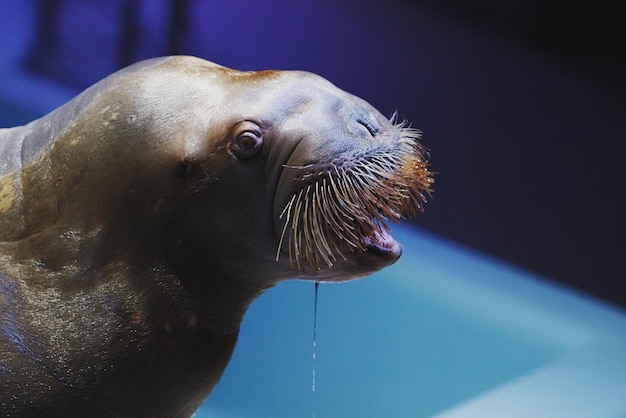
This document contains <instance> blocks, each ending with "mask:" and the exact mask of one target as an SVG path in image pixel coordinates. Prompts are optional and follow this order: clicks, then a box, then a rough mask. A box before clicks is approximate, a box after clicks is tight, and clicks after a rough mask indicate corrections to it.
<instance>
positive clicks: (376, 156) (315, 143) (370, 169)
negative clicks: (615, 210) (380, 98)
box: [0, 57, 433, 416]
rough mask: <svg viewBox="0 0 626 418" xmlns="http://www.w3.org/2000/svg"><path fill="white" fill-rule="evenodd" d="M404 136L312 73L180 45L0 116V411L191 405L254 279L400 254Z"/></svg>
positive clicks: (166, 411)
mask: <svg viewBox="0 0 626 418" xmlns="http://www.w3.org/2000/svg"><path fill="white" fill-rule="evenodd" d="M419 139H420V135H419V132H418V131H416V130H413V129H410V128H409V127H407V126H406V124H405V123H398V122H397V121H396V118H395V117H392V118H391V119H387V118H385V117H383V116H382V115H381V114H380V113H379V112H378V111H376V110H375V109H374V108H373V107H372V106H370V105H369V104H367V103H366V102H365V101H363V100H361V99H359V98H357V97H355V96H352V95H350V94H348V93H346V92H344V91H342V90H339V89H338V88H337V87H335V86H333V85H332V84H331V83H329V82H328V81H326V80H325V79H323V78H321V77H319V76H316V75H314V74H310V73H306V72H299V71H260V72H239V71H235V70H231V69H228V68H225V67H221V66H219V65H216V64H213V63H210V62H207V61H204V60H201V59H198V58H193V57H167V58H160V59H153V60H148V61H144V62H141V63H138V64H135V65H133V66H131V67H128V68H126V69H124V70H121V71H119V72H117V73H115V74H113V75H111V76H109V77H107V78H105V79H104V80H102V81H101V82H99V83H97V84H95V85H94V86H92V87H90V88H89V89H87V90H86V91H85V92H83V93H82V94H80V95H79V96H77V97H76V98H75V99H73V100H72V101H70V102H69V103H67V104H65V105H64V106H61V107H60V108H58V109H56V110H54V111H53V112H51V113H50V114H48V115H46V116H44V117H43V118H41V119H38V120H35V121H33V122H31V123H30V124H28V125H25V126H21V127H15V128H10V129H2V130H0V163H1V165H0V214H1V215H2V216H1V217H0V412H2V413H3V414H8V416H116V415H122V416H189V415H191V414H192V413H193V412H194V411H195V410H196V409H197V408H198V407H199V405H200V404H201V403H202V401H203V400H204V398H205V397H206V396H207V395H208V394H209V393H210V391H211V390H212V388H213V387H214V385H215V384H216V383H217V381H218V380H219V378H220V376H221V374H222V372H223V370H224V368H225V367H226V364H227V362H228V360H229V358H230V355H231V353H232V350H233V348H234V345H235V342H236V339H237V333H238V330H239V325H240V323H241V320H242V318H243V315H244V313H245V311H246V309H247V307H248V306H249V304H250V303H251V302H252V301H253V300H254V298H256V297H257V296H258V295H259V294H261V293H262V292H263V291H264V290H265V289H267V288H269V287H271V286H273V285H274V284H276V283H278V282H280V281H282V280H286V279H289V278H296V277H297V278H304V279H309V280H316V281H344V280H350V279H354V278H358V277H363V276H366V275H368V274H370V273H372V272H374V271H377V270H379V269H381V268H383V267H385V266H388V265H390V264H392V263H393V262H395V261H396V260H397V259H398V257H400V255H401V253H402V246H401V245H400V244H399V243H398V242H396V241H395V240H394V239H393V238H392V237H391V235H390V233H389V228H388V226H387V223H388V222H390V221H391V222H397V221H399V220H401V219H405V218H408V217H412V216H415V215H416V214H418V213H419V212H421V211H422V210H423V206H424V204H425V202H426V197H427V196H428V195H429V193H430V187H431V184H432V182H433V180H432V177H431V174H430V172H429V171H428V161H427V152H426V150H425V149H424V148H423V147H422V146H421V145H420V143H419V142H418V141H419Z"/></svg>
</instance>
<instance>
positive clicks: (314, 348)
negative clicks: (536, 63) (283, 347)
mask: <svg viewBox="0 0 626 418" xmlns="http://www.w3.org/2000/svg"><path fill="white" fill-rule="evenodd" d="M319 287H320V282H315V297H314V299H313V354H312V356H311V361H312V365H311V393H312V394H313V418H315V359H316V357H317V353H316V349H317V292H318V289H319Z"/></svg>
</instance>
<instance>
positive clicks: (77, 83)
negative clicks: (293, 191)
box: [0, 0, 626, 307]
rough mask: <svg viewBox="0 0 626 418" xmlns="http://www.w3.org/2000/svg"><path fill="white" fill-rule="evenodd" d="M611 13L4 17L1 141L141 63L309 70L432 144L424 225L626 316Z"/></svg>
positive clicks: (542, 7) (625, 166) (122, 12)
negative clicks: (5, 133)
mask: <svg viewBox="0 0 626 418" xmlns="http://www.w3.org/2000/svg"><path fill="white" fill-rule="evenodd" d="M617 6H618V2H612V3H609V2H608V1H606V2H603V1H596V2H593V3H592V2H586V3H578V2H574V3H571V2H566V1H564V0H543V1H540V0H510V1H496V0H465V1H463V0H438V1H435V0H387V1H385V2H381V1H373V0H301V1H294V0H249V1H244V0H231V1H229V2H210V1H203V0H195V1H193V0H179V1H168V0H143V1H136V0H110V1H107V2H101V1H95V0H91V1H90V0H40V1H36V0H20V1H3V2H1V3H0V41H1V45H2V46H1V47H0V48H1V49H0V126H2V127H6V126H10V125H14V124H22V123H26V122H28V121H29V120H31V119H33V118H35V117H38V116H41V115H43V114H45V113H47V112H48V111H50V110H52V109H53V108H54V107H56V106H58V105H60V104H62V103H63V102H64V101H66V100H67V99H69V98H71V97H72V96H73V95H75V94H77V93H78V92H80V91H81V90H82V89H84V88H85V87H87V86H89V85H90V84H93V83H94V82H96V81H98V80H99V79H101V78H102V77H104V76H106V75H108V74H110V73H111V72H113V71H115V70H117V69H119V68H121V67H124V66H126V65H128V64H131V63H133V62H135V61H138V60H141V59H144V58H149V57H154V56H161V55H169V54H191V55H196V56H200V57H202V58H205V59H208V60H211V61H215V62H217V63H220V64H222V65H225V66H228V67H233V68H236V69H240V70H255V69H302V70H308V71H312V72H315V73H318V74H320V75H322V76H324V77H326V78H328V79H329V80H330V81H332V82H333V83H335V84H336V85H338V86H339V87H340V88H342V89H345V90H347V91H349V92H351V93H353V94H356V95H358V96H361V97H363V98H364V99H366V100H367V101H369V102H370V103H372V104H373V105H374V106H375V107H377V108H378V109H379V110H380V111H381V112H382V113H383V114H386V115H391V114H392V113H393V112H394V111H395V110H398V112H399V115H400V116H401V117H402V118H405V119H407V120H409V121H411V123H412V125H413V126H414V127H417V128H420V129H421V130H422V131H423V133H424V142H425V144H426V145H427V146H428V147H429V148H430V149H431V156H432V169H433V170H434V171H436V172H437V173H438V174H437V176H436V184H435V193H434V195H433V199H432V201H431V202H430V203H429V204H428V205H427V210H426V213H425V214H424V215H423V216H421V217H420V218H419V219H417V220H415V224H416V225H418V226H419V227H421V228H425V229H427V230H429V231H431V232H434V233H436V234H438V235H441V236H444V237H446V238H449V239H451V240H453V241H456V242H458V243H461V244H463V245H466V246H468V247H471V248H473V249H476V250H478V251H480V252H485V253H487V254H490V255H492V256H494V257H496V258H499V259H502V260H505V261H507V262H510V263H512V264H514V265H516V266H520V267H522V268H524V269H527V270H529V271H531V272H534V273H538V274H539V275H542V276H544V277H546V278H547V279H548V280H552V281H555V282H558V283H561V284H564V285H566V286H568V287H571V288H573V289H578V290H580V291H583V292H585V293H588V294H590V295H593V296H596V297H599V298H602V299H604V300H606V301H610V302H612V303H614V304H617V305H621V306H622V307H626V193H625V180H626V158H625V157H626V81H625V75H626V43H625V42H624V41H623V39H624V35H626V33H625V32H626V25H624V24H623V20H622V18H621V16H622V15H621V14H620V13H618V10H617Z"/></svg>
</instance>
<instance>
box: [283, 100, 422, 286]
mask: <svg viewBox="0 0 626 418" xmlns="http://www.w3.org/2000/svg"><path fill="white" fill-rule="evenodd" d="M326 95H327V96H328V100H326V101H324V100H323V99H324V98H325V97H326ZM313 96H314V97H315V99H316V100H317V102H318V103H317V105H315V101H314V100H312V102H313V103H309V105H308V107H307V111H306V113H305V114H303V115H302V119H303V120H304V121H306V122H305V123H303V124H302V125H303V126H301V128H300V131H299V134H298V135H296V137H297V138H299V141H298V143H297V146H296V147H295V148H294V150H293V152H292V153H291V155H290V156H289V158H288V159H287V161H286V162H285V163H284V164H283V171H282V174H281V176H280V180H279V182H278V190H277V197H276V201H275V215H278V222H277V223H276V225H277V228H278V229H279V231H278V232H277V234H279V248H278V251H277V256H276V259H277V260H280V259H281V257H286V258H288V259H289V261H290V265H291V266H292V268H293V269H295V270H297V271H299V272H300V273H301V274H302V275H303V276H305V277H306V276H309V275H310V276H311V277H313V278H314V279H315V280H331V281H336V280H348V279H353V278H358V277H362V276H365V275H367V274H370V273H372V272H374V271H376V270H379V269H380V268H383V267H385V266H387V265H389V264H392V263H393V262H395V261H396V260H397V259H398V258H399V257H400V255H401V254H402V246H401V245H400V244H399V243H397V242H396V241H395V240H394V239H393V238H392V236H391V235H390V233H389V228H388V226H387V224H388V222H390V221H391V222H398V221H399V220H401V219H405V218H408V217H411V216H414V215H416V214H417V213H418V212H420V211H422V209H423V205H424V203H425V202H426V197H427V195H428V194H429V193H430V185H431V184H432V177H431V174H430V172H429V171H428V168H427V167H428V161H427V159H428V153H427V151H426V149H425V148H424V147H423V146H422V145H421V144H420V142H419V139H420V138H421V136H420V132H419V131H417V130H415V129H411V128H410V127H408V126H406V123H404V122H401V123H398V121H397V120H396V116H395V115H393V116H392V117H391V118H390V119H386V118H384V117H383V116H382V115H381V114H380V113H379V112H378V111H377V110H376V109H374V108H373V107H372V106H371V105H369V104H368V103H367V102H365V101H363V100H362V99H360V98H358V97H355V96H352V95H350V94H348V93H345V92H343V91H341V90H339V89H336V88H334V90H330V89H328V90H323V91H322V92H319V91H318V92H316V94H313ZM333 269H335V270H339V271H341V272H342V274H341V275H337V274H336V272H335V271H332V270H333ZM348 272H349V273H348Z"/></svg>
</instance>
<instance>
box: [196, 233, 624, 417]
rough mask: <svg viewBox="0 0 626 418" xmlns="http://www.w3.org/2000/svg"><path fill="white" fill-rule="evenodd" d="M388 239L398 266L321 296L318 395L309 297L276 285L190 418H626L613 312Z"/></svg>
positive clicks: (407, 236)
mask: <svg viewBox="0 0 626 418" xmlns="http://www.w3.org/2000/svg"><path fill="white" fill-rule="evenodd" d="M394 230H395V232H394V235H396V237H397V238H399V239H400V240H401V242H403V243H404V244H405V255H404V256H403V257H402V258H401V259H400V261H399V262H398V263H396V264H395V265H394V266H392V267H390V268H388V269H386V270H383V271H381V272H379V273H377V274H374V275H373V276H371V277H369V278H366V279H363V280H359V281H355V282H351V283H344V284H338V285H331V284H324V285H321V286H320V289H319V300H318V303H319V305H318V310H317V312H318V318H317V349H316V362H315V368H316V391H315V393H312V390H311V379H312V364H313V361H312V337H313V310H314V307H313V300H314V284H313V283H307V282H298V281H293V282H286V283H283V284H280V285H278V286H276V287H275V288H273V289H270V290H269V291H268V292H266V293H265V294H264V295H262V296H261V297H260V298H259V299H258V300H257V301H256V302H255V303H254V304H253V306H252V307H251V309H250V310H249V312H248V314H247V316H246V318H245V320H244V323H243V325H242V332H241V336H240V340H239V343H238V345H237V348H236V350H235V353H234V355H233V359H232V361H231V364H230V365H229V367H228V369H227V370H226V372H225V374H224V376H223V378H222V381H221V382H220V384H219V385H218V387H217V388H216V389H215V391H214V393H213V394H212V395H211V396H210V397H209V399H208V400H207V402H206V404H205V405H204V406H203V408H202V409H201V410H200V411H199V412H198V414H197V415H196V416H197V417H249V416H254V417H272V418H279V417H313V416H314V417H317V418H321V417H427V416H433V415H437V414H440V415H441V416H442V417H446V416H449V417H456V416H459V417H466V416H476V417H485V416H500V417H501V416H507V417H509V416H516V415H515V411H518V413H519V411H524V414H521V415H519V416H533V417H537V416H546V417H547V416H589V417H600V416H620V415H619V413H625V414H626V338H624V336H625V335H626V333H624V331H625V330H626V316H624V314H623V313H622V312H620V311H617V310H614V309H613V308H611V307H608V306H605V305H602V304H600V303H597V302H595V301H592V300H590V299H587V298H586V297H583V296H580V295H577V294H574V293H572V292H570V291H567V290H565V289H561V288H558V287H555V286H552V285H550V284H548V283H547V282H545V281H542V280H540V279H538V278H536V277H533V276H531V275H529V274H528V273H526V272H524V271H520V270H517V269H515V268H512V267H510V266H507V265H504V264H501V263H499V262H497V261H495V260H491V259H489V258H486V257H484V256H482V255H480V254H476V253H474V252H472V251H469V250H467V249H463V248H460V247H457V246H455V245H454V244H451V243H448V242H445V241H443V240H441V239H439V238H437V237H434V236H431V235H429V234H426V233H424V232H422V231H419V230H417V229H411V228H408V227H396V228H394ZM622 348H623V350H622ZM611 353H612V354H611ZM576 358H579V360H578V362H580V361H582V362H583V363H584V364H587V365H588V366H589V367H588V368H589V370H587V371H586V372H585V373H587V377H593V379H592V380H591V381H586V380H585V379H584V373H583V375H581V374H580V373H581V368H580V367H579V366H576V364H578V363H577V360H575V359H576ZM570 363H571V364H570ZM568 364H569V366H568ZM542 376H544V377H543V378H542ZM572 379H573V380H572ZM576 379H580V381H577V380H576ZM591 382H593V384H592V383H591ZM603 383H606V385H607V387H606V388H603V387H600V388H597V387H596V385H597V384H600V386H602V384H603ZM516 385H517V386H519V389H517V390H516V389H515V387H516ZM588 386H591V388H590V387H588ZM511 388H513V389H511ZM538 388H541V390H539V389H538ZM558 388H562V389H558ZM550 390H554V391H556V392H555V393H554V394H552V395H550V396H552V398H550V399H548V400H547V401H546V400H545V399H544V398H545V395H544V394H550ZM563 393H565V395H564V397H563V396H562V395H563ZM598 393H600V394H603V397H602V398H597V397H595V396H597V395H598ZM559 396H561V397H559ZM499 397H501V399H505V400H506V402H501V401H500V398H499ZM600 399H602V400H600ZM573 400H575V401H573ZM579 404H582V405H583V406H585V407H584V408H583V407H581V406H580V405H579ZM587 404H590V405H591V406H589V407H587ZM533 405H534V406H533ZM520 408H521V409H520ZM533 408H534V409H533ZM562 412H567V413H566V414H564V415H562V414H561V413H562Z"/></svg>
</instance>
